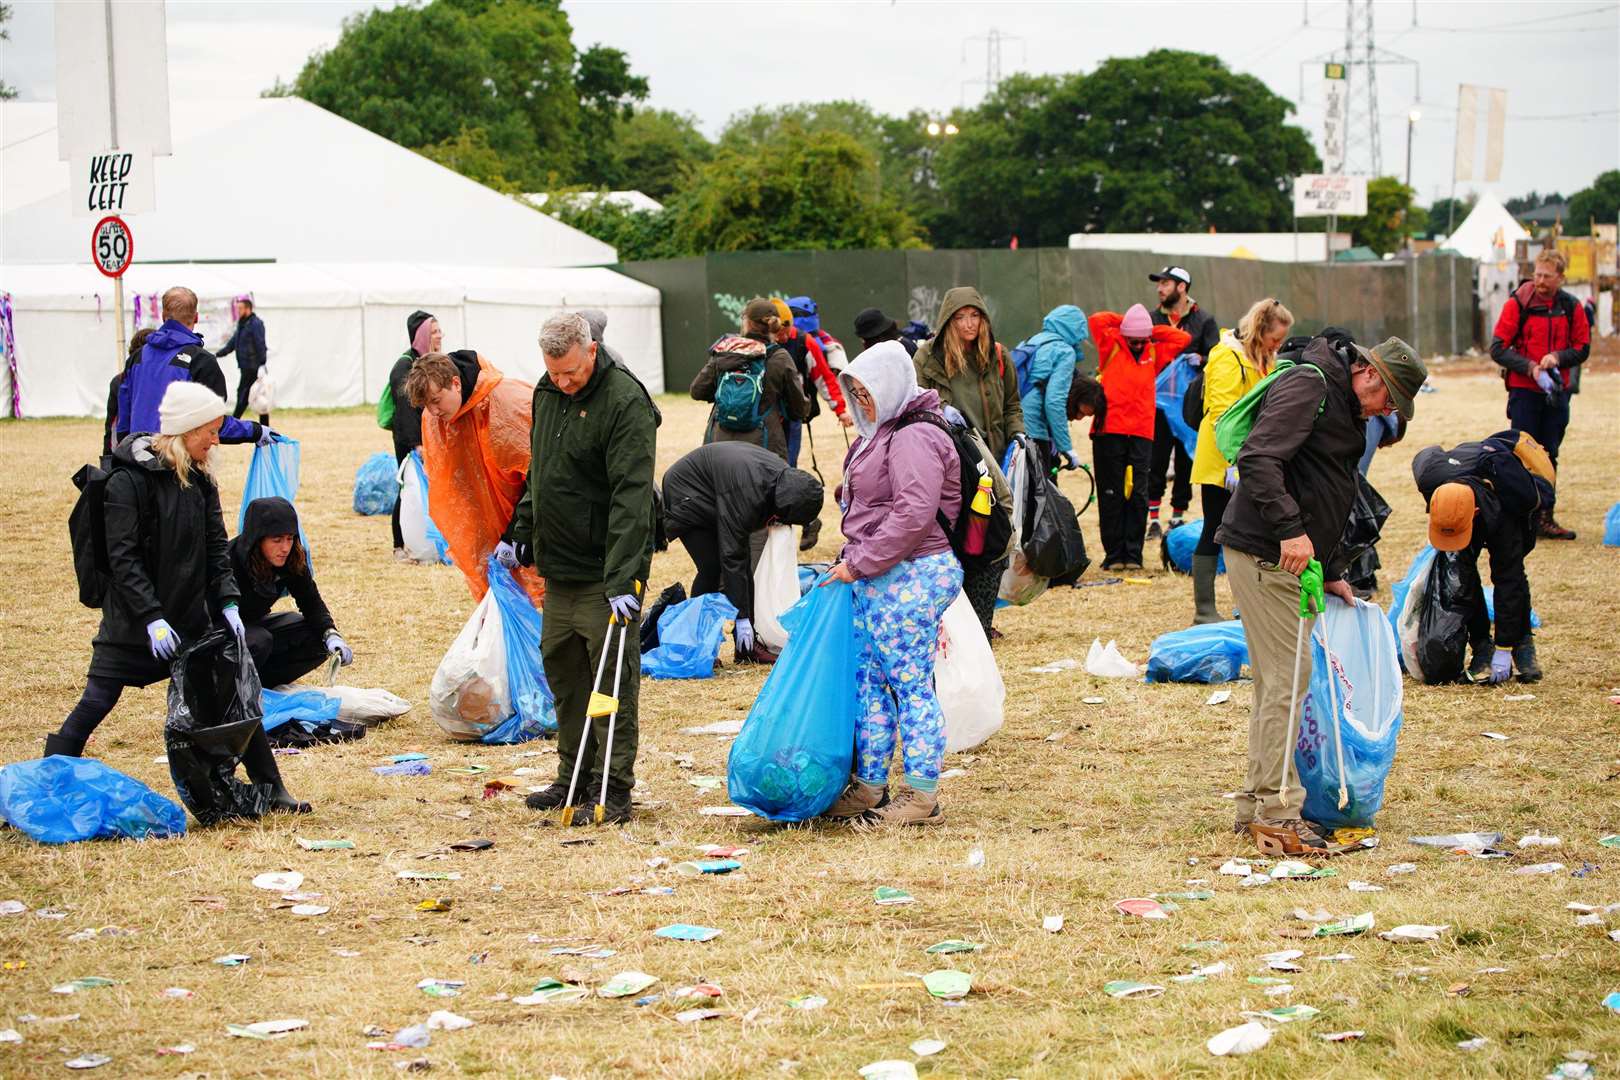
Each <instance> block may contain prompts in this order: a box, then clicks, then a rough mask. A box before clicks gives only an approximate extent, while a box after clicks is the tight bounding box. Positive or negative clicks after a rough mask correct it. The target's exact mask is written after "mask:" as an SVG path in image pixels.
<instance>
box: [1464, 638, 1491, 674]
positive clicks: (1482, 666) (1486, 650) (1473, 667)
mask: <svg viewBox="0 0 1620 1080" xmlns="http://www.w3.org/2000/svg"><path fill="white" fill-rule="evenodd" d="M1469 647H1470V648H1472V649H1473V650H1474V658H1473V659H1472V660H1471V661H1469V663H1468V681H1469V682H1476V683H1484V682H1490V681H1491V655H1492V653H1494V652H1495V651H1496V647H1495V646H1494V645H1492V644H1491V639H1490V638H1485V639H1484V640H1483V641H1475V642H1473V643H1472V644H1471V645H1470V646H1469Z"/></svg>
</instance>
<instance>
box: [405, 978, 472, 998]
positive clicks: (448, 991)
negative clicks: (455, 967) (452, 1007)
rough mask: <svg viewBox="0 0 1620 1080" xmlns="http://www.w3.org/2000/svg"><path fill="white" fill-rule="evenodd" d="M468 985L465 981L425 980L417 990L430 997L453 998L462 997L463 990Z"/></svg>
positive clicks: (419, 984) (418, 985)
mask: <svg viewBox="0 0 1620 1080" xmlns="http://www.w3.org/2000/svg"><path fill="white" fill-rule="evenodd" d="M466 985H467V983H466V980H464V979H423V980H422V981H421V982H419V983H417V984H416V988H417V989H418V990H420V991H422V993H424V994H426V995H427V996H428V997H434V998H453V997H460V996H461V988H462V987H463V986H466Z"/></svg>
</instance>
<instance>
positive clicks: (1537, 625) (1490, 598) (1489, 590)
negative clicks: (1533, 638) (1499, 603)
mask: <svg viewBox="0 0 1620 1080" xmlns="http://www.w3.org/2000/svg"><path fill="white" fill-rule="evenodd" d="M1485 617H1486V618H1487V619H1489V620H1491V622H1493V623H1494V622H1495V621H1496V586H1495V585H1486V586H1485ZM1530 628H1531V629H1532V630H1540V629H1541V616H1540V615H1538V614H1536V609H1535V608H1531V609H1530Z"/></svg>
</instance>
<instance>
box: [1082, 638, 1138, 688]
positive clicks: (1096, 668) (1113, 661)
mask: <svg viewBox="0 0 1620 1080" xmlns="http://www.w3.org/2000/svg"><path fill="white" fill-rule="evenodd" d="M1086 672H1087V673H1088V674H1091V675H1096V676H1098V677H1099V678H1103V679H1134V678H1136V677H1137V676H1138V675H1140V674H1141V673H1142V670H1141V668H1139V667H1137V666H1136V665H1135V664H1133V663H1131V662H1130V661H1129V660H1127V659H1125V657H1124V656H1123V655H1122V654H1121V653H1120V651H1119V646H1118V645H1116V644H1115V643H1114V642H1113V641H1109V643H1108V644H1107V645H1106V646H1105V645H1104V644H1103V643H1102V639H1101V638H1093V639H1092V641H1091V650H1090V651H1089V652H1087V653H1086Z"/></svg>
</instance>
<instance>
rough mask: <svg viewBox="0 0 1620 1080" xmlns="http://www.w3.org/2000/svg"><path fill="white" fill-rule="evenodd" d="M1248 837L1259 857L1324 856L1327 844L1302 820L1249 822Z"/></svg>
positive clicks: (1312, 827)
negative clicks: (1258, 852)
mask: <svg viewBox="0 0 1620 1080" xmlns="http://www.w3.org/2000/svg"><path fill="white" fill-rule="evenodd" d="M1249 835H1250V836H1251V837H1253V838H1254V845H1255V847H1257V848H1259V849H1260V853H1261V854H1262V855H1270V856H1272V857H1273V858H1277V857H1280V856H1285V855H1327V854H1330V853H1331V849H1330V848H1329V846H1328V842H1327V840H1326V839H1324V838H1323V836H1322V834H1321V833H1320V832H1318V831H1317V828H1316V826H1315V825H1313V824H1311V823H1310V822H1309V821H1306V820H1304V819H1303V818H1258V819H1256V820H1254V821H1251V822H1249Z"/></svg>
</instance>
